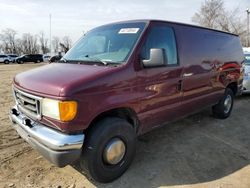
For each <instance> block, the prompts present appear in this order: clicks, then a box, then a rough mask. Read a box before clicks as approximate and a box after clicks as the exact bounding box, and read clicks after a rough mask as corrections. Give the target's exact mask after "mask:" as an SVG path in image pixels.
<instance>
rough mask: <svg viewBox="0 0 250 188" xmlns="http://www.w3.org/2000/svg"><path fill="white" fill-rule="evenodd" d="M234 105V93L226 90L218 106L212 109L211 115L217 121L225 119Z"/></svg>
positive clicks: (228, 89)
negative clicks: (217, 119)
mask: <svg viewBox="0 0 250 188" xmlns="http://www.w3.org/2000/svg"><path fill="white" fill-rule="evenodd" d="M233 104H234V93H233V91H232V90H231V89H230V88H226V90H225V93H224V96H223V97H222V99H221V100H220V101H219V103H218V104H216V105H214V106H213V107H212V110H213V115H214V116H215V117H217V118H219V119H226V118H228V117H229V116H230V114H231V111H232V109H233Z"/></svg>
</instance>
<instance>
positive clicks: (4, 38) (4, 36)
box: [0, 28, 17, 53]
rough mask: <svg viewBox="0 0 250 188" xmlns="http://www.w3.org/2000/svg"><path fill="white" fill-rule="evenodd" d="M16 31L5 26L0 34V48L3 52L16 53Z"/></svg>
mask: <svg viewBox="0 0 250 188" xmlns="http://www.w3.org/2000/svg"><path fill="white" fill-rule="evenodd" d="M16 34H17V32H16V31H15V30H13V29H10V28H7V29H5V30H3V31H2V33H1V34H0V39H1V42H2V44H1V45H2V48H3V51H4V52H5V53H16V46H15V37H16Z"/></svg>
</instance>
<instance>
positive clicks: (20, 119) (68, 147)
mask: <svg viewBox="0 0 250 188" xmlns="http://www.w3.org/2000/svg"><path fill="white" fill-rule="evenodd" d="M10 119H11V121H12V122H13V127H14V128H15V129H16V131H17V132H18V134H19V135H20V136H21V137H22V138H23V139H24V140H26V141H27V142H28V143H29V144H30V145H31V146H32V147H33V148H34V149H36V150H38V151H39V152H40V153H41V154H42V155H43V156H44V157H45V158H46V159H48V160H49V161H51V162H52V163H54V164H55V165H57V166H59V167H63V166H66V165H68V164H72V163H74V162H75V161H76V160H78V159H79V158H80V155H81V151H82V146H83V142H84V137H85V135H84V134H77V135H68V134H64V133H62V132H59V131H56V130H53V129H51V128H49V127H46V126H44V125H43V124H41V123H38V122H35V121H33V120H31V119H30V118H28V117H27V116H26V115H25V114H23V113H21V112H20V111H18V109H17V107H16V106H15V107H13V108H12V109H11V110H10Z"/></svg>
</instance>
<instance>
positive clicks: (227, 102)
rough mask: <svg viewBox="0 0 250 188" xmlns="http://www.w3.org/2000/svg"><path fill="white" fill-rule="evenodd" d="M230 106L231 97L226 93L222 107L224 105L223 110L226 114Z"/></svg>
mask: <svg viewBox="0 0 250 188" xmlns="http://www.w3.org/2000/svg"><path fill="white" fill-rule="evenodd" d="M231 106H232V97H231V95H228V96H227V98H226V99H225V101H224V107H225V108H224V112H225V113H226V114H227V113H228V112H229V111H230V109H231Z"/></svg>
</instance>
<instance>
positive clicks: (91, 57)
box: [84, 55, 108, 66]
mask: <svg viewBox="0 0 250 188" xmlns="http://www.w3.org/2000/svg"><path fill="white" fill-rule="evenodd" d="M84 57H86V58H88V59H90V60H93V61H96V62H98V63H102V64H103V65H105V66H107V65H108V62H107V61H103V60H101V59H99V58H98V57H94V56H89V55H85V56H84Z"/></svg>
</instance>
